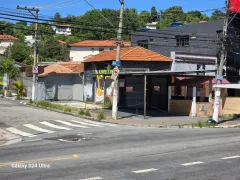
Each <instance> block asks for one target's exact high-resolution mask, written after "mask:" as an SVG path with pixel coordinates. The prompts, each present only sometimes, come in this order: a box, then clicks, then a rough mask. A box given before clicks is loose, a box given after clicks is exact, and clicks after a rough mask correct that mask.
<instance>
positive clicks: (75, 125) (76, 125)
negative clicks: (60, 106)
mask: <svg viewBox="0 0 240 180" xmlns="http://www.w3.org/2000/svg"><path fill="white" fill-rule="evenodd" d="M55 121H57V122H59V123H62V124H65V125H67V126H72V127H80V128H89V127H87V126H81V125H78V124H72V123H69V122H66V121H62V120H55Z"/></svg>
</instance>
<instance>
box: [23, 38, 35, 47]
mask: <svg viewBox="0 0 240 180" xmlns="http://www.w3.org/2000/svg"><path fill="white" fill-rule="evenodd" d="M34 41H35V40H34V36H33V35H27V36H25V42H26V43H27V44H28V46H30V47H33V44H34Z"/></svg>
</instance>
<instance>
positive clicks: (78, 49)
mask: <svg viewBox="0 0 240 180" xmlns="http://www.w3.org/2000/svg"><path fill="white" fill-rule="evenodd" d="M69 46H70V59H71V60H72V61H80V62H82V61H84V60H86V59H87V58H89V57H91V56H93V55H96V54H99V53H100V52H102V51H110V50H114V49H116V47H117V43H116V41H115V40H85V41H80V42H77V43H74V44H70V45H69ZM130 46H131V43H130V42H125V41H123V42H122V47H130Z"/></svg>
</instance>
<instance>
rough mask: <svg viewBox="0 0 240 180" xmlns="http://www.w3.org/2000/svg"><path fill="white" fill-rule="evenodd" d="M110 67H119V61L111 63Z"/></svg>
mask: <svg viewBox="0 0 240 180" xmlns="http://www.w3.org/2000/svg"><path fill="white" fill-rule="evenodd" d="M112 66H121V61H113V62H112Z"/></svg>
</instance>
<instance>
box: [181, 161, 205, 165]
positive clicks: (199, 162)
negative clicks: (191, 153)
mask: <svg viewBox="0 0 240 180" xmlns="http://www.w3.org/2000/svg"><path fill="white" fill-rule="evenodd" d="M197 164H204V162H201V161H197V162H190V163H185V164H181V165H182V166H193V165H197Z"/></svg>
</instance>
